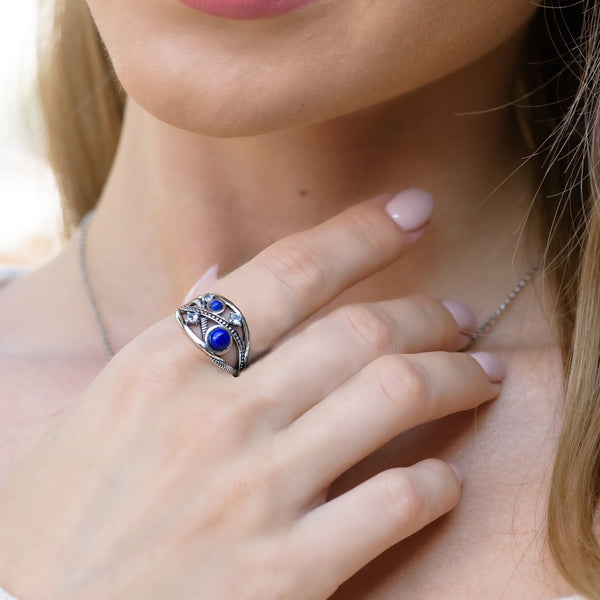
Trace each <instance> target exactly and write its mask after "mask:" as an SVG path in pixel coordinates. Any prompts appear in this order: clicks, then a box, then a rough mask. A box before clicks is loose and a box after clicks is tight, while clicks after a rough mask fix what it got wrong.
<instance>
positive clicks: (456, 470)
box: [447, 461, 465, 485]
mask: <svg viewBox="0 0 600 600" xmlns="http://www.w3.org/2000/svg"><path fill="white" fill-rule="evenodd" d="M447 464H448V466H449V467H450V468H451V469H452V470H453V471H454V474H455V475H456V478H457V479H458V481H460V485H462V484H463V483H464V481H465V476H464V475H463V472H462V470H461V468H460V467H459V466H458V465H457V464H455V463H453V462H450V461H448V463H447Z"/></svg>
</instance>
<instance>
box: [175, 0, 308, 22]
mask: <svg viewBox="0 0 600 600" xmlns="http://www.w3.org/2000/svg"><path fill="white" fill-rule="evenodd" d="M316 1H317V0H179V2H181V3H182V4H185V5H186V6H189V7H190V8H195V9H196V10H201V11H203V12H205V13H206V14H208V15H213V16H215V17H222V18H225V19H265V18H269V17H275V16H278V15H282V14H285V13H288V12H292V11H294V10H298V9H299V8H301V7H303V6H305V5H307V4H311V3H313V2H316Z"/></svg>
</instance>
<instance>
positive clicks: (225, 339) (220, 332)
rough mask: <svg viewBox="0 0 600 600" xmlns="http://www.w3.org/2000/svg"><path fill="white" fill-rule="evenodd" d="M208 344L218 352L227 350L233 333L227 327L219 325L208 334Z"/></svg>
mask: <svg viewBox="0 0 600 600" xmlns="http://www.w3.org/2000/svg"><path fill="white" fill-rule="evenodd" d="M207 341H208V345H209V346H210V347H211V348H212V349H213V350H215V351H216V352H223V351H224V350H227V348H229V346H230V344H231V334H230V333H229V331H227V329H223V328H222V327H217V328H216V329H213V330H212V331H211V332H210V333H209V334H208V340H207Z"/></svg>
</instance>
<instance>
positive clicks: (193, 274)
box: [88, 41, 535, 346]
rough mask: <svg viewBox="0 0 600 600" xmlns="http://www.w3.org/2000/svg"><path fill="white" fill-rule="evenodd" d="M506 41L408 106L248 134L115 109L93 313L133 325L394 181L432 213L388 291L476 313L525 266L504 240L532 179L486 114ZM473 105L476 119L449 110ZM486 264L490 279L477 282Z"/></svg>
mask: <svg viewBox="0 0 600 600" xmlns="http://www.w3.org/2000/svg"><path fill="white" fill-rule="evenodd" d="M516 46H517V44H515V43H514V41H512V42H511V45H510V47H505V48H500V49H498V50H497V51H496V52H494V53H492V54H490V55H488V56H486V57H485V58H484V59H482V60H480V61H478V62H477V63H474V64H472V65H470V66H468V67H466V68H464V69H463V70H461V71H459V72H456V73H454V74H453V75H451V76H448V77H446V78H445V79H443V80H440V81H438V82H436V83H434V84H431V85H429V86H427V87H424V88H422V89H420V90H417V91H415V92H413V93H412V94H410V95H409V96H405V97H402V98H398V99H395V100H392V101H389V102H387V103H385V104H382V105H378V106H374V107H371V108H369V109H366V110H364V111H362V112H360V113H355V114H351V115H347V116H343V117H339V118H336V119H333V120H330V121H328V122H324V123H318V124H313V125H310V126H304V127H302V128H296V129H290V130H286V131H279V132H275V133H266V134H264V135H260V136H256V137H252V138H237V139H216V138H207V137H203V136H199V135H195V134H192V133H189V132H185V131H182V130H178V129H175V128H174V127H171V126H170V125H167V124H165V123H163V122H160V121H158V120H156V119H154V118H153V117H152V116H151V115H150V114H148V113H147V112H146V111H144V110H143V109H142V108H141V107H140V106H138V105H137V104H135V103H134V102H132V101H129V102H128V107H127V111H126V118H125V122H124V129H123V135H122V141H121V145H120V148H119V151H118V154H117V158H116V160H115V164H114V168H113V170H112V173H111V175H110V177H109V180H108V183H107V186H106V188H105V190H104V193H103V195H102V198H101V201H100V203H99V206H98V210H97V215H96V217H95V220H94V223H93V224H92V227H91V228H90V239H89V246H88V247H89V252H90V268H91V270H93V273H92V278H93V279H94V282H95V289H96V290H97V295H98V301H99V303H100V304H101V305H102V306H103V307H105V308H104V311H105V313H106V314H111V315H113V318H117V315H122V317H123V318H125V315H129V319H130V318H131V306H132V304H135V305H136V306H137V307H138V312H139V313H140V315H141V314H144V313H147V314H146V316H145V322H143V323H142V322H140V323H139V324H138V328H139V329H140V330H141V329H142V328H143V327H144V326H147V325H149V324H150V323H151V322H153V321H155V320H157V319H158V318H160V317H162V316H164V314H167V313H168V312H169V311H170V310H172V309H173V307H174V306H176V305H177V304H178V303H179V302H180V301H181V300H182V299H183V296H184V295H185V293H186V292H187V290H188V289H189V288H190V287H191V285H192V284H193V283H194V281H195V280H196V279H197V278H198V277H199V276H200V275H201V274H202V273H203V272H204V271H205V270H206V269H207V268H208V267H209V266H210V265H212V264H213V263H219V264H220V267H221V272H222V273H227V272H228V271H230V270H231V269H233V268H235V267H236V266H237V265H239V264H241V263H242V262H244V261H246V260H248V259H250V258H251V257H252V256H254V255H255V254H256V253H258V252H259V251H260V250H261V249H262V248H264V247H266V246H267V245H268V244H270V243H272V242H273V241H275V240H277V239H279V238H281V237H283V236H285V235H287V234H289V233H292V232H294V231H298V230H301V229H305V228H308V227H311V226H313V225H315V224H316V223H318V222H320V221H322V220H324V219H326V218H327V217H329V216H331V215H333V214H335V213H337V212H339V211H341V210H342V209H343V208H345V207H347V206H349V205H351V204H353V203H356V202H358V201H360V200H362V199H365V198H367V197H370V196H374V195H376V194H378V193H381V192H386V191H389V192H394V191H400V190H402V189H404V188H408V187H420V188H424V189H427V190H428V191H429V192H431V193H432V194H433V195H434V197H435V199H436V210H435V214H434V218H433V219H432V222H431V226H430V230H429V231H428V233H427V236H426V238H425V239H424V240H423V241H422V242H421V244H420V246H419V248H418V249H416V250H415V251H414V252H412V253H411V254H410V256H407V257H406V258H404V259H402V260H401V261H399V263H398V265H397V266H396V269H397V274H398V275H399V276H400V278H401V281H402V282H403V286H402V290H401V291H402V292H403V293H407V294H408V293H412V292H415V291H418V292H425V293H432V294H434V295H438V296H440V295H445V296H447V295H452V296H458V297H462V298H463V299H464V300H467V301H469V299H470V298H471V299H472V296H473V294H474V293H476V294H477V300H476V301H472V302H471V303H472V304H473V305H474V308H475V310H478V309H479V308H480V306H481V311H483V312H485V311H487V310H488V309H490V308H491V307H493V306H494V304H495V303H497V300H498V299H499V298H501V297H502V295H503V294H505V293H506V292H507V291H508V288H509V287H510V285H511V284H512V283H513V280H514V277H515V273H519V272H520V271H521V270H526V268H527V266H528V265H529V263H530V261H531V260H532V259H533V258H535V249H534V250H533V253H532V251H531V248H525V247H523V245H522V244H521V245H519V244H518V241H519V239H520V232H521V229H520V226H521V225H522V221H523V218H524V216H525V213H526V210H527V208H528V206H529V203H530V201H531V196H532V190H533V184H532V181H533V179H532V173H531V169H530V168H519V167H520V166H521V156H522V155H523V153H524V150H523V145H522V142H521V141H520V135H519V133H518V131H517V127H516V125H515V122H514V118H513V116H512V110H511V109H510V108H504V109H498V110H489V111H486V109H492V108H494V107H498V106H501V105H503V104H504V103H506V102H507V101H508V100H510V87H511V85H510V79H511V73H512V72H513V71H514V60H515V58H516ZM477 111H484V112H480V113H479V114H469V115H461V114H460V113H469V112H471V113H473V112H477ZM515 170H517V171H516V174H514V175H513V176H512V177H510V178H508V176H509V175H510V174H511V173H513V171H515ZM501 184H502V185H501ZM108 239H110V240H111V243H110V244H107V240H108ZM340 251H343V249H340ZM513 259H514V260H513ZM140 265H143V269H140ZM490 268H494V269H496V272H495V273H494V277H493V278H489V279H486V277H488V276H489V274H490V271H491V269H490ZM157 282H160V286H157V285H156V284H157ZM487 282H489V285H486V283H487ZM377 285H378V286H379V287H380V288H381V289H377V290H376V293H377V294H380V296H387V295H389V293H390V291H391V290H386V289H385V287H386V284H385V281H380V282H379V283H378V284H377ZM482 289H483V291H482ZM393 293H398V289H397V286H396V287H395V288H394V290H393ZM488 296H489V297H488ZM140 298H147V302H148V307H147V309H144V308H143V307H142V308H141V309H140V304H139V300H140ZM127 299H129V300H127ZM134 299H135V300H134ZM479 305H480V306H479ZM482 314H483V313H482ZM140 318H142V317H140ZM131 333H132V332H123V334H122V335H123V340H122V341H123V342H125V341H126V339H125V338H126V337H127V336H129V335H131ZM118 345H119V344H118V343H117V346H118Z"/></svg>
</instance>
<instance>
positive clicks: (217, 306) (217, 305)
mask: <svg viewBox="0 0 600 600" xmlns="http://www.w3.org/2000/svg"><path fill="white" fill-rule="evenodd" d="M209 306H210V310H212V311H213V312H219V311H220V310H223V309H224V308H225V305H224V304H223V303H222V302H221V301H220V300H213V301H212V302H211V303H210V304H209Z"/></svg>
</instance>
